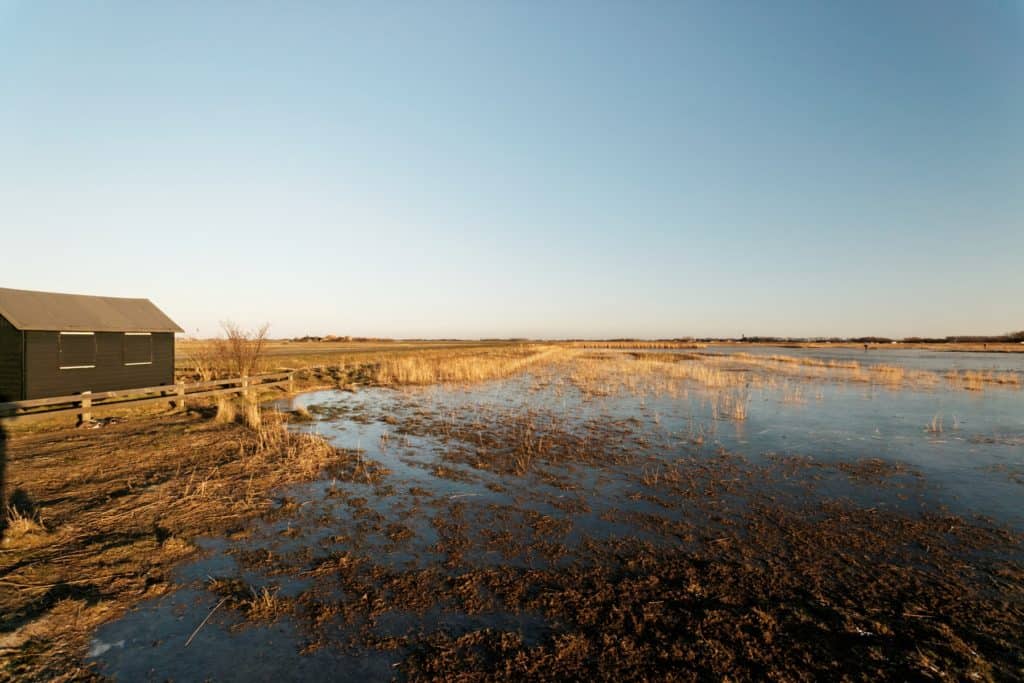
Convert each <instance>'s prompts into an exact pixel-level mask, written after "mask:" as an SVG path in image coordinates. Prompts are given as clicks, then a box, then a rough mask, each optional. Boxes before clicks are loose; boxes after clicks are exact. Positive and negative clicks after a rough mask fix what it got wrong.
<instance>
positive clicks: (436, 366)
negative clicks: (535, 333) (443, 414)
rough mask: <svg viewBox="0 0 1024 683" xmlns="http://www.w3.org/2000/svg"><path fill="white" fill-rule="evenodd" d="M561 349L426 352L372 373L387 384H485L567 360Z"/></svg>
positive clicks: (381, 365)
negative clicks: (543, 364) (560, 359)
mask: <svg viewBox="0 0 1024 683" xmlns="http://www.w3.org/2000/svg"><path fill="white" fill-rule="evenodd" d="M567 353H568V352H567V351H565V350H563V349H559V348H558V347H547V346H521V347H515V348H511V349H498V350H493V351H483V352H471V353H460V352H442V353H424V354H417V355H411V356H404V357H399V358H388V359H385V360H383V361H381V362H380V363H379V364H378V365H377V366H376V368H375V369H374V370H373V372H372V378H373V381H374V382H376V383H377V384H383V385H413V384H437V383H445V382H456V383H471V382H483V381H487V380H492V379H500V378H503V377H510V376H512V375H517V374H519V373H521V372H523V371H525V370H527V369H529V368H530V367H533V366H536V365H537V364H539V363H542V362H551V361H554V360H556V359H558V358H561V357H564V356H565V355H566V354H567Z"/></svg>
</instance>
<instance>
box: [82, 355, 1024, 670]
mask: <svg viewBox="0 0 1024 683" xmlns="http://www.w3.org/2000/svg"><path fill="white" fill-rule="evenodd" d="M1022 381H1024V357H1022V356H1020V355H1017V354H1013V355H1011V354H999V355H997V354H943V353H936V352H911V351H904V352H900V356H899V357H896V356H893V355H888V354H885V353H877V352H876V353H871V352H869V353H863V354H860V355H858V353H857V352H854V351H851V350H849V349H844V350H842V351H839V350H836V351H834V352H833V351H832V350H818V349H813V350H812V349H800V350H796V349H777V348H775V349H766V350H759V351H757V352H748V353H741V354H737V353H734V352H733V350H732V349H729V348H708V349H705V350H704V351H702V352H701V353H690V352H684V351H674V352H673V351H664V352H633V353H630V352H595V351H576V352H565V353H561V354H555V355H553V356H552V358H550V359H549V360H547V361H546V362H544V363H542V364H537V365H535V366H532V367H529V368H526V369H525V370H524V371H523V372H522V373H521V374H519V375H517V376H514V377H512V378H509V379H504V380H496V381H492V382H486V383H480V384H473V385H465V386H455V385H451V386H449V385H445V386H423V387H416V388H411V389H400V390H399V389H389V388H368V389H363V390H359V391H356V392H343V391H334V390H331V391H318V392H312V393H307V394H303V395H300V396H298V397H296V398H295V399H294V404H290V405H287V406H284V405H282V406H279V407H280V408H282V409H289V410H295V409H299V410H297V414H300V415H301V414H304V413H305V412H308V414H309V415H310V416H312V420H310V421H306V422H301V423H295V424H293V427H292V428H293V429H296V430H303V431H309V432H312V433H317V434H320V435H323V436H324V437H326V438H328V439H329V440H330V441H331V442H333V443H334V444H336V445H338V446H340V447H342V448H345V449H350V450H352V451H353V452H355V453H356V455H355V457H354V462H353V463H350V464H349V465H348V466H346V467H345V468H343V469H342V468H340V467H339V468H335V469H333V470H329V471H326V472H323V473H322V475H321V477H320V478H319V479H317V480H316V481H314V482H312V483H308V484H302V485H298V486H293V487H291V488H288V489H285V490H282V491H281V492H280V498H279V501H278V505H277V506H276V508H275V509H274V510H272V511H271V512H269V513H267V514H266V515H264V516H263V518H262V519H261V520H260V521H259V522H257V523H255V524H252V525H249V526H245V527H242V528H238V529H236V530H235V531H234V532H233V533H231V534H230V535H229V536H227V537H221V538H208V539H205V540H204V541H203V545H204V548H205V549H206V551H207V552H206V553H205V554H204V556H203V557H202V558H201V559H200V560H198V561H195V562H192V563H190V564H187V565H185V566H182V567H180V569H179V570H178V572H177V574H176V576H175V580H176V582H177V584H178V585H179V586H180V587H179V588H178V589H177V590H176V591H173V592H171V593H169V594H168V595H165V596H163V597H161V598H159V599H157V600H154V601H150V602H147V603H143V604H142V605H140V606H139V607H138V608H137V609H136V610H134V611H133V612H131V613H129V614H128V615H127V616H125V617H124V618H122V619H120V620H118V621H115V622H112V623H110V624H107V625H106V626H104V627H103V628H101V629H100V630H99V631H98V633H97V634H96V636H95V638H94V640H93V643H92V645H91V649H90V652H89V657H90V659H91V660H92V661H95V662H96V663H97V665H98V670H99V672H100V673H102V674H106V675H110V676H114V677H116V678H118V679H120V680H145V679H161V680H162V679H168V678H169V679H175V680H202V679H206V678H211V679H215V680H226V679H261V680H265V679H272V678H283V679H288V680H295V679H304V678H310V677H330V678H332V679H340V680H367V679H370V680H379V679H389V678H413V679H417V678H444V677H455V676H460V675H461V676H466V677H468V678H482V679H487V678H493V679H506V678H509V677H514V678H542V679H558V678H581V677H584V676H594V677H598V678H603V679H615V680H621V679H681V680H690V679H700V678H708V677H714V678H721V677H723V676H729V677H731V678H734V679H743V680H754V679H763V678H767V677H775V678H783V679H815V678H823V677H824V678H839V677H843V676H848V677H852V678H879V677H881V678H898V679H908V678H922V677H927V678H934V679H940V680H941V679H951V680H953V679H964V678H970V679H976V680H995V679H1008V678H1020V677H1022V676H1024V652H1022V650H1021V644H1020V643H1021V642H1022V635H1024V553H1022V545H1021V540H1022V534H1024V507H1022V506H1021V504H1020V501H1021V500H1022V499H1024V392H1022V391H1021V383H1022Z"/></svg>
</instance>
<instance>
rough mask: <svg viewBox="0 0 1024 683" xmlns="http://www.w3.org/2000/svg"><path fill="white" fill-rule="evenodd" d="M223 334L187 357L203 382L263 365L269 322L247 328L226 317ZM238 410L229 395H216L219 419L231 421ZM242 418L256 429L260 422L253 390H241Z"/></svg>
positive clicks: (245, 374) (254, 371)
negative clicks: (251, 328) (252, 328)
mask: <svg viewBox="0 0 1024 683" xmlns="http://www.w3.org/2000/svg"><path fill="white" fill-rule="evenodd" d="M220 326H221V330H222V331H223V333H224V336H222V337H218V338H216V339H211V340H209V341H208V342H206V343H203V344H199V345H197V346H196V347H195V348H193V349H192V350H191V351H190V352H189V354H188V359H189V362H190V363H191V365H192V366H193V368H194V369H195V372H196V374H198V375H199V378H200V379H201V380H202V381H204V382H209V381H212V380H215V379H226V378H232V377H251V376H252V375H254V374H257V373H258V372H259V371H260V370H261V369H262V367H263V355H264V350H265V347H266V343H267V332H268V331H269V330H270V324H269V323H265V324H264V325H263V326H262V327H259V328H258V329H255V330H246V329H243V328H242V327H241V326H239V325H237V324H236V323H233V322H231V321H230V320H226V321H223V322H221V324H220ZM238 414H239V413H238V410H237V408H236V407H235V405H234V403H233V402H232V400H231V399H230V398H229V397H227V396H218V397H217V421H218V422H231V421H234V420H235V419H236V418H237V417H238ZM241 415H242V419H243V420H244V422H245V423H246V424H247V425H248V426H249V427H252V428H253V429H255V428H257V427H259V425H260V407H259V402H258V400H257V397H256V396H255V393H254V392H251V391H245V392H243V394H242V410H241Z"/></svg>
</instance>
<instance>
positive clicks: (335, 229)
mask: <svg viewBox="0 0 1024 683" xmlns="http://www.w3.org/2000/svg"><path fill="white" fill-rule="evenodd" d="M0 234H2V239H0V286H3V287H15V288H23V289H41V290H51V291H72V292H83V293H97V294H107V295H120V296H146V297H149V298H152V299H153V300H154V301H156V302H157V303H158V304H159V305H160V306H161V307H162V308H163V309H164V310H165V311H166V312H167V313H168V314H170V315H171V316H172V317H173V318H175V319H176V320H177V321H178V322H179V323H180V324H182V326H183V327H185V328H186V329H187V330H188V332H189V333H192V334H196V333H198V334H201V335H207V334H212V333H214V332H215V331H216V329H217V322H218V321H219V320H222V319H232V320H234V321H236V322H239V323H241V324H243V325H247V326H251V325H256V324H258V323H260V322H263V321H269V322H270V323H271V325H272V329H271V332H272V334H273V335H275V336H292V335H301V334H305V333H313V334H324V333H336V334H351V335H368V336H370V335H372V336H397V337H491V336H530V337H618V336H640V337H674V336H684V335H695V336H706V335H720V336H731V335H740V334H747V335H754V334H762V335H793V336H801V335H860V334H879V335H889V336H909V335H946V334H957V333H979V334H995V333H1002V332H1006V331H1009V330H1015V329H1022V328H1024V3H1020V2H1012V1H1009V0H1006V1H985V0H981V1H978V2H965V1H962V0H957V1H954V2H949V1H944V0H927V1H897V2H892V1H889V0H887V1H885V2H860V1H857V2H854V1H850V2H816V1H810V0H809V1H807V2H788V1H780V2H768V3H761V2H751V1H742V2H741V1H713V2H625V1H623V2H570V1H568V0H565V1H561V0H560V1H558V2H550V3H548V2H532V1H527V2H502V3H499V2H478V1H472V2H415V3H411V2H380V3H342V2H324V3H314V2H303V3H271V2H268V3H261V2H252V3H250V2H214V3H210V2H163V3H151V2H147V3H139V2H88V3H85V2H81V3H76V2H42V1H36V0H33V1H31V2H30V1H25V2H20V1H17V0H15V1H14V2H12V1H11V0H0Z"/></svg>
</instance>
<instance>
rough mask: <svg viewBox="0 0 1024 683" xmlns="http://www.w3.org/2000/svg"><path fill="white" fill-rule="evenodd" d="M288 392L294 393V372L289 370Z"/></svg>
mask: <svg viewBox="0 0 1024 683" xmlns="http://www.w3.org/2000/svg"><path fill="white" fill-rule="evenodd" d="M288 393H289V394H294V393H295V373H294V372H289V373H288Z"/></svg>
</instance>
